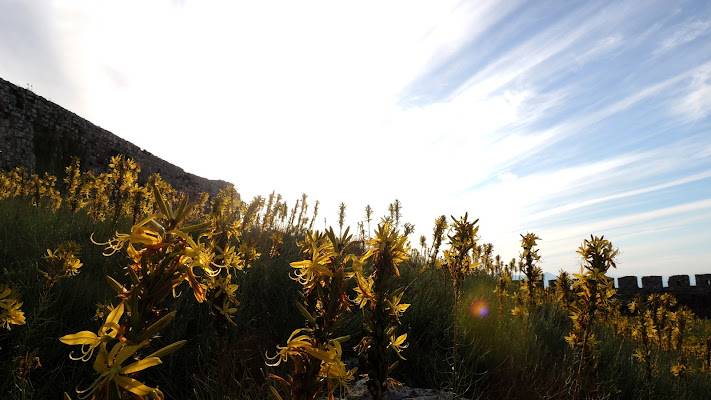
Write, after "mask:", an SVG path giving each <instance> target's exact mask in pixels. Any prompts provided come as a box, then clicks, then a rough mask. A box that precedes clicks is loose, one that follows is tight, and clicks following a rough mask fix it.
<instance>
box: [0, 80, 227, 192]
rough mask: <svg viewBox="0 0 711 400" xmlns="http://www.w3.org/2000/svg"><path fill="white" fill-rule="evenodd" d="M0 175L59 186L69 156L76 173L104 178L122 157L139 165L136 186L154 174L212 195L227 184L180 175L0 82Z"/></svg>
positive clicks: (78, 119)
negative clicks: (43, 178)
mask: <svg viewBox="0 0 711 400" xmlns="http://www.w3.org/2000/svg"><path fill="white" fill-rule="evenodd" d="M0 150H1V151H2V153H0V169H10V168H14V167H25V168H26V169H27V170H29V171H30V172H31V173H39V174H42V173H44V172H49V173H51V174H53V175H55V176H57V178H58V181H59V182H61V180H62V178H63V176H64V168H65V167H66V166H67V165H69V163H70V161H71V157H72V156H78V157H79V158H80V159H81V167H82V170H85V171H86V170H92V171H98V172H105V171H107V170H108V165H109V161H110V159H111V157H112V156H114V155H117V154H124V155H126V156H127V157H130V158H133V159H134V160H135V161H136V162H138V163H139V164H140V165H141V174H140V177H139V180H140V181H141V182H142V183H145V181H146V180H147V179H148V177H149V176H150V175H151V174H153V173H155V172H157V173H160V175H161V176H162V177H163V179H165V180H166V181H168V182H170V184H171V185H173V187H175V188H176V189H179V190H182V191H184V192H186V193H188V194H191V195H194V194H197V193H199V192H207V193H209V194H210V195H214V194H216V193H217V192H218V191H219V190H220V189H221V188H223V187H225V186H227V184H228V183H227V182H225V181H221V180H209V179H205V178H202V177H199V176H197V175H193V174H191V173H188V172H185V171H184V170H183V169H182V168H180V167H177V166H175V165H173V164H171V163H169V162H167V161H165V160H163V159H161V158H158V157H156V156H154V155H153V154H151V153H149V152H147V151H146V150H142V149H141V148H139V147H138V146H136V145H134V144H132V143H130V142H128V141H126V140H124V139H121V138H120V137H118V136H116V135H114V134H113V133H111V132H109V131H107V130H105V129H102V128H100V127H98V126H96V125H94V124H92V123H91V122H89V121H87V120H85V119H83V118H81V117H79V116H78V115H76V114H74V113H72V112H71V111H68V110H66V109H64V108H62V107H60V106H58V105H57V104H54V103H52V102H50V101H48V100H46V99H45V98H43V97H41V96H38V95H36V94H34V93H32V92H31V91H29V90H26V89H23V88H21V87H19V86H16V85H13V84H12V83H10V82H8V81H5V80H3V79H1V78H0Z"/></svg>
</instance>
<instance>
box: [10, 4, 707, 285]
mask: <svg viewBox="0 0 711 400" xmlns="http://www.w3.org/2000/svg"><path fill="white" fill-rule="evenodd" d="M0 77H2V78H4V79H6V80H9V81H11V82H13V83H15V84H18V85H20V86H23V87H26V86H27V85H28V84H29V85H32V88H33V90H34V91H35V92H36V93H37V94H39V95H42V96H44V97H46V98H49V99H51V100H52V101H54V102H56V103H58V104H60V105H62V106H64V107H66V108H68V109H69V110H71V111H74V112H75V113H77V114H79V115H80V116H82V117H84V118H86V119H88V120H90V121H92V122H94V123H96V124H97V125H100V126H102V127H103V128H106V129H108V130H110V131H112V132H114V133H115V134H117V135H119V136H121V137H123V138H125V139H127V140H130V141H132V142H134V143H135V144H137V145H139V146H141V147H143V148H145V149H147V150H148V151H150V152H152V153H154V154H156V155H158V156H160V157H162V158H164V159H166V160H168V161H171V162H173V163H175V164H178V165H180V166H182V167H183V168H185V169H186V170H188V171H190V172H193V173H196V174H199V175H203V176H206V177H209V178H219V179H226V180H229V181H231V182H233V183H235V185H236V187H237V188H238V189H239V190H240V192H241V193H242V194H243V196H244V197H245V198H251V197H252V196H254V195H257V194H261V195H266V194H268V193H269V192H271V191H272V190H276V191H277V192H280V193H281V194H283V195H284V196H285V197H286V198H287V199H289V200H290V201H291V202H292V204H293V202H294V201H295V200H296V199H297V198H298V197H300V195H301V193H307V194H308V195H309V204H310V209H312V208H313V203H314V201H315V200H317V199H318V200H320V202H321V206H320V209H319V210H320V211H319V214H320V217H319V221H318V223H317V224H316V226H317V227H319V228H320V227H322V225H323V222H322V221H323V217H326V218H327V219H328V223H329V224H335V223H336V221H337V218H336V215H337V205H338V203H339V202H341V201H344V202H345V203H346V204H347V205H348V208H347V214H348V217H349V222H350V223H351V224H352V225H355V224H356V222H357V221H360V220H362V219H363V218H364V208H365V206H366V205H368V204H369V205H371V206H372V207H373V208H374V210H375V213H376V215H384V214H386V212H387V205H388V204H389V203H391V202H392V201H393V200H394V199H396V198H397V199H399V200H400V201H401V202H402V204H403V207H404V208H403V219H404V220H405V221H409V222H412V223H414V224H415V226H416V228H417V230H416V233H415V235H413V236H412V237H411V239H412V241H413V243H417V242H418V237H419V235H426V236H427V237H428V239H430V238H431V232H432V227H433V221H434V219H435V218H436V217H437V216H438V215H441V214H446V215H455V216H458V215H461V214H463V213H464V212H469V215H470V216H474V217H476V218H479V219H480V226H481V228H480V234H481V240H482V241H484V242H491V243H493V244H494V250H495V253H498V254H501V256H502V257H503V258H504V259H511V258H512V257H516V256H517V255H518V253H519V247H518V246H519V244H520V242H519V241H520V236H519V234H520V233H526V232H535V233H537V234H538V235H539V236H540V237H541V238H542V240H541V241H540V253H541V254H542V256H543V260H542V263H541V266H542V268H543V269H544V270H546V271H548V272H553V273H555V272H557V271H558V270H559V269H565V270H568V271H576V270H577V269H578V268H579V260H578V258H577V256H576V254H575V251H576V249H577V247H578V246H579V245H580V243H581V242H582V241H583V239H584V238H586V237H589V235H590V234H594V235H605V237H606V238H608V239H610V240H611V241H612V242H613V244H615V245H616V246H618V247H619V248H620V249H621V254H620V256H619V263H618V270H617V271H615V275H618V276H623V275H641V274H661V275H673V274H694V273H708V272H710V271H711V3H709V2H706V1H676V2H669V1H610V2H583V1H536V2H522V1H505V2H500V1H463V2H458V1H446V0H444V1H437V2H432V1H389V2H382V1H380V2H376V1H373V2H369V1H361V2H334V1H303V2H298V3H297V2H278V1H264V2H253V4H248V2H228V1H224V2H220V1H191V0H183V1H172V2H161V1H152V2H138V1H122V2H111V1H100V2H97V1H79V0H76V1H55V2H48V1H46V2H42V1H38V2H25V1H18V0H0Z"/></svg>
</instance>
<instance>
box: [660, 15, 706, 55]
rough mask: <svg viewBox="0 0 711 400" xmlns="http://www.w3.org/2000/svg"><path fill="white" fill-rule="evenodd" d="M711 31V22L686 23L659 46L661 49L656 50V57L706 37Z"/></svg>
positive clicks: (696, 21)
mask: <svg viewBox="0 0 711 400" xmlns="http://www.w3.org/2000/svg"><path fill="white" fill-rule="evenodd" d="M709 30H711V20H706V21H698V20H695V21H687V22H684V23H683V24H680V25H679V26H678V27H677V29H676V30H675V31H674V32H673V33H672V34H671V35H670V36H669V37H667V38H666V39H664V40H663V41H662V42H661V43H660V44H659V47H658V48H657V49H656V50H655V55H660V54H664V53H666V52H668V51H670V50H672V49H674V48H676V47H678V46H681V45H684V44H686V43H689V42H691V41H693V40H695V39H696V38H698V37H701V36H704V35H706V34H707V33H708V32H709Z"/></svg>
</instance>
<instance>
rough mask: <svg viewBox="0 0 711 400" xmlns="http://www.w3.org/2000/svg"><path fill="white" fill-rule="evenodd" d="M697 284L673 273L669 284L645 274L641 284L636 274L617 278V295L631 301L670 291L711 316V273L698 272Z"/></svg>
mask: <svg viewBox="0 0 711 400" xmlns="http://www.w3.org/2000/svg"><path fill="white" fill-rule="evenodd" d="M694 277H695V278H696V285H691V279H690V277H689V275H672V276H670V277H669V281H668V285H667V286H664V285H663V280H662V277H661V276H658V275H654V276H643V277H642V285H641V286H640V285H639V282H638V280H637V277H636V276H623V277H621V278H617V285H615V289H617V297H619V298H620V299H622V300H623V301H630V300H632V299H633V298H634V296H636V295H640V296H643V297H644V296H648V295H650V294H653V293H669V294H672V295H674V297H676V299H677V301H678V302H679V304H680V305H685V306H687V307H689V308H691V310H692V311H693V312H694V313H695V314H696V315H698V316H699V317H705V318H711V274H697V275H694ZM548 284H549V285H550V287H553V288H554V287H555V286H556V280H555V279H551V280H549V281H548Z"/></svg>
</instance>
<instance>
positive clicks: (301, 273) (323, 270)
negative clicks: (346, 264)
mask: <svg viewBox="0 0 711 400" xmlns="http://www.w3.org/2000/svg"><path fill="white" fill-rule="evenodd" d="M305 242H306V243H307V244H308V245H309V246H310V247H311V249H310V253H311V255H312V256H311V259H310V260H304V261H297V262H293V263H291V267H292V268H296V271H295V272H294V275H295V278H292V279H294V280H295V281H297V282H299V283H300V284H301V285H308V284H310V283H311V282H313V281H314V279H315V278H316V277H317V276H321V275H325V276H329V277H332V276H333V272H332V271H331V270H330V269H329V268H328V267H327V265H328V264H330V262H331V257H333V256H335V253H334V251H333V244H331V242H329V241H328V240H318V238H316V237H314V236H308V235H307V236H306V238H305Z"/></svg>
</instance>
